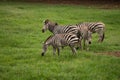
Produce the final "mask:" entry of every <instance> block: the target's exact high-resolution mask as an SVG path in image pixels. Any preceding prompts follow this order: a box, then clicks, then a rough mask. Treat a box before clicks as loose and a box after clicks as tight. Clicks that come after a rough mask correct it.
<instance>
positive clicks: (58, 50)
mask: <svg viewBox="0 0 120 80" xmlns="http://www.w3.org/2000/svg"><path fill="white" fill-rule="evenodd" d="M57 52H58V56H59V55H60V47H57Z"/></svg>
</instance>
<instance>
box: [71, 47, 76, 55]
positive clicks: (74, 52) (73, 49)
mask: <svg viewBox="0 0 120 80" xmlns="http://www.w3.org/2000/svg"><path fill="white" fill-rule="evenodd" d="M70 48H71V49H72V52H73V54H76V49H75V47H74V46H73V45H70Z"/></svg>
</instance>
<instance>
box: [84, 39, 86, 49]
mask: <svg viewBox="0 0 120 80" xmlns="http://www.w3.org/2000/svg"><path fill="white" fill-rule="evenodd" d="M85 47H86V40H85V39H83V49H84V50H85Z"/></svg>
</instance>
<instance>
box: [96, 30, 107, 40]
mask: <svg viewBox="0 0 120 80" xmlns="http://www.w3.org/2000/svg"><path fill="white" fill-rule="evenodd" d="M97 33H98V36H99V40H98V42H103V40H104V36H105V35H104V31H103V30H101V29H100V30H98V31H97Z"/></svg>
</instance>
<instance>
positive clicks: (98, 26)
mask: <svg viewBox="0 0 120 80" xmlns="http://www.w3.org/2000/svg"><path fill="white" fill-rule="evenodd" d="M81 25H83V26H86V27H88V29H89V30H90V31H91V32H93V33H95V32H97V31H98V30H104V27H105V24H104V23H102V22H85V23H82V24H81Z"/></svg>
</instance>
